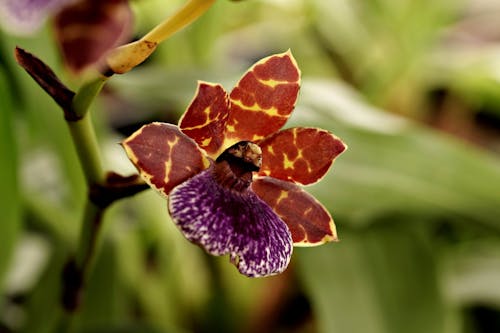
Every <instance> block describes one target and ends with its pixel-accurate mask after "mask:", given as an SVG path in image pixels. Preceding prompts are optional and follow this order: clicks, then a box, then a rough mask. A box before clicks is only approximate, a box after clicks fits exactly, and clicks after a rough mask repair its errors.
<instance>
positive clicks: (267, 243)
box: [169, 168, 293, 277]
mask: <svg viewBox="0 0 500 333" xmlns="http://www.w3.org/2000/svg"><path fill="white" fill-rule="evenodd" d="M169 211H170V214H171V216H172V219H173V220H174V222H175V223H176V224H177V226H178V227H179V228H180V230H181V231H182V233H183V234H184V236H185V237H186V238H187V239H188V240H190V241H192V242H193V243H196V244H198V245H200V246H201V247H203V248H204V249H205V250H206V251H207V252H208V253H210V254H212V255H225V254H229V255H230V259H231V261H232V262H233V263H234V264H235V265H236V266H237V268H238V270H239V271H240V273H242V274H244V275H246V276H250V277H257V276H268V275H273V274H277V273H281V272H282V271H284V270H285V268H286V267H287V266H288V263H289V261H290V257H291V255H292V248H293V246H292V238H291V235H290V231H289V230H288V228H287V226H286V224H285V223H284V222H283V221H282V220H281V219H280V218H279V217H278V216H277V215H276V214H275V213H274V212H273V210H272V209H271V208H270V207H269V206H268V205H267V204H266V203H264V202H263V201H262V200H261V199H259V197H257V195H255V193H253V191H251V190H247V191H244V192H237V191H234V190H231V189H228V188H224V187H222V186H221V185H219V183H218V182H217V181H216V180H215V178H214V175H213V169H212V168H210V169H207V170H205V171H203V172H201V173H200V174H198V175H196V176H194V177H193V178H191V179H189V180H187V181H186V182H184V183H182V184H180V185H179V186H177V187H175V188H174V189H173V190H172V192H171V193H170V196H169Z"/></svg>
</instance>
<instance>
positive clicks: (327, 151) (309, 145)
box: [258, 127, 347, 185]
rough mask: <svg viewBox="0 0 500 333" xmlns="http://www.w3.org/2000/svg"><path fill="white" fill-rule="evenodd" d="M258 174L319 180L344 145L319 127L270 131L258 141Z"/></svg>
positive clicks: (280, 177) (301, 181) (300, 181)
mask: <svg viewBox="0 0 500 333" xmlns="http://www.w3.org/2000/svg"><path fill="white" fill-rule="evenodd" d="M258 144H259V146H260V148H261V149H262V167H261V169H260V171H259V175H262V176H270V177H274V178H278V179H282V180H287V181H293V182H296V183H299V184H302V185H308V184H312V183H315V182H317V181H319V180H320V179H321V178H322V177H323V176H324V175H325V173H326V172H327V171H328V169H329V168H330V167H331V165H332V164H333V161H334V159H335V158H336V157H337V156H338V155H339V154H341V153H342V152H343V151H344V150H345V149H346V148H347V146H346V145H345V144H344V143H343V142H342V141H341V140H340V139H339V138H337V137H336V136H335V135H333V134H332V133H330V132H328V131H325V130H322V129H319V128H306V127H296V128H290V129H287V130H283V131H280V132H278V133H276V134H273V135H271V136H269V137H267V138H265V139H264V140H262V141H261V142H258Z"/></svg>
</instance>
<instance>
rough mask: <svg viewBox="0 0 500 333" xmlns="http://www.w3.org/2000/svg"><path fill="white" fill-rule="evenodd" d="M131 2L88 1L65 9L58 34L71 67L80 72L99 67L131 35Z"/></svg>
mask: <svg viewBox="0 0 500 333" xmlns="http://www.w3.org/2000/svg"><path fill="white" fill-rule="evenodd" d="M131 28H132V11H131V9H130V6H129V3H128V1H127V0H106V1H100V0H87V1H80V2H77V3H76V4H75V5H72V6H68V7H65V8H64V9H63V10H62V11H61V12H60V13H59V14H58V15H57V16H56V18H55V31H56V36H57V39H58V42H59V44H60V47H61V50H62V53H63V56H64V60H65V62H66V64H67V65H68V67H69V68H70V69H71V70H73V71H75V72H79V71H81V70H83V69H85V68H86V67H87V66H90V65H93V64H96V63H98V62H99V61H100V60H101V59H102V57H103V56H104V55H105V54H106V53H107V52H108V51H110V50H112V49H113V48H115V47H116V46H118V45H120V44H121V43H123V42H125V41H126V40H127V39H128V38H129V36H130V33H131Z"/></svg>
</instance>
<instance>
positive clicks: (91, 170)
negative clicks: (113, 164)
mask: <svg viewBox="0 0 500 333" xmlns="http://www.w3.org/2000/svg"><path fill="white" fill-rule="evenodd" d="M68 127H69V130H70V133H71V136H72V138H73V143H74V145H75V149H76V152H77V154H78V158H79V160H80V164H81V165H82V168H83V173H84V175H85V179H86V181H87V184H88V185H89V186H90V185H93V184H101V183H103V182H104V170H103V166H102V160H101V155H100V153H99V146H98V144H97V138H96V135H95V131H94V127H93V126H92V119H91V117H90V113H88V112H87V113H86V114H85V115H84V116H83V118H81V119H80V120H78V121H69V122H68Z"/></svg>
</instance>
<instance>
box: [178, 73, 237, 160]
mask: <svg viewBox="0 0 500 333" xmlns="http://www.w3.org/2000/svg"><path fill="white" fill-rule="evenodd" d="M228 116H229V96H228V95H227V93H226V91H225V90H224V88H223V87H222V86H221V85H219V84H212V83H206V82H198V89H197V91H196V94H195V97H194V98H193V100H192V101H191V104H190V105H189V107H188V109H187V111H186V112H185V113H184V115H183V116H182V118H181V119H180V120H179V127H180V129H181V131H182V132H184V134H186V135H187V136H189V137H190V138H192V139H194V141H196V143H197V144H198V145H199V146H200V147H201V148H203V149H204V150H205V151H206V152H207V154H208V155H209V156H210V157H213V158H215V157H217V156H216V154H217V152H218V151H219V148H220V147H221V145H222V142H223V141H224V130H225V128H226V122H227V118H228Z"/></svg>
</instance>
